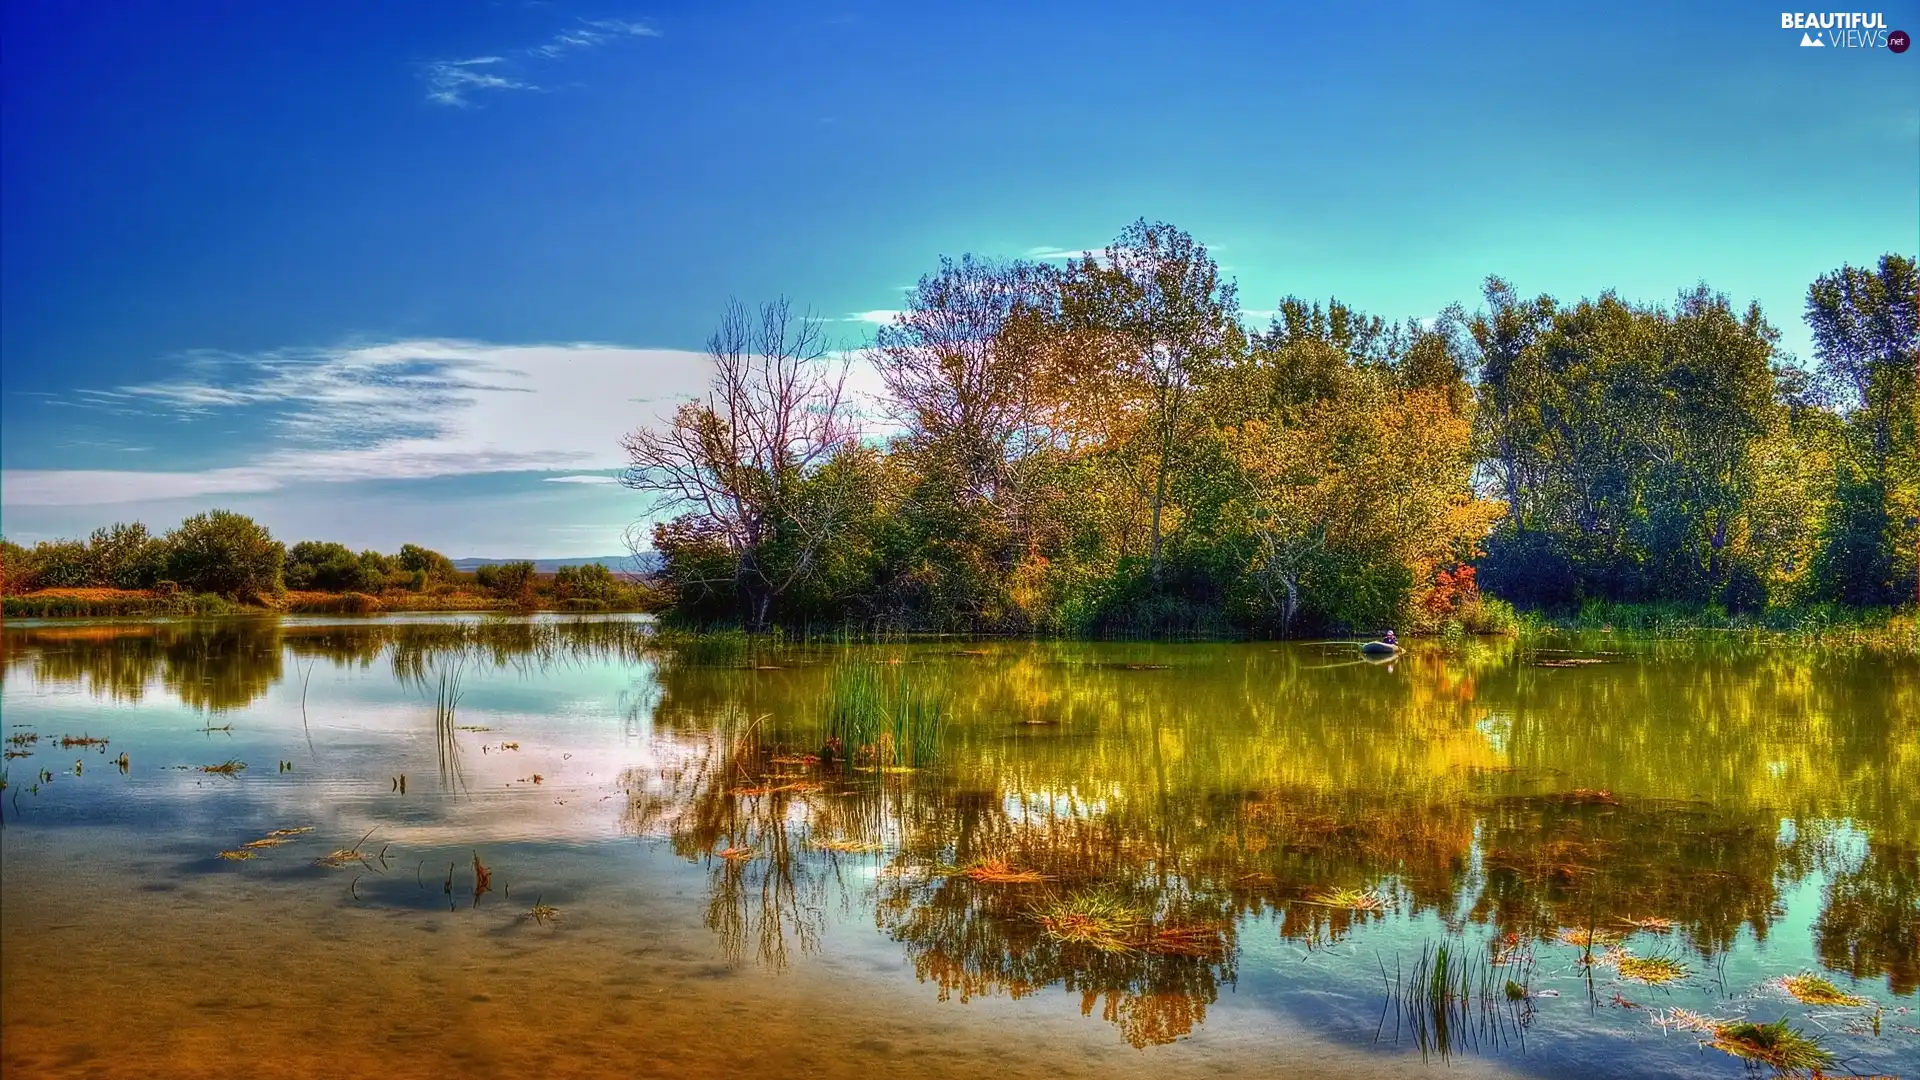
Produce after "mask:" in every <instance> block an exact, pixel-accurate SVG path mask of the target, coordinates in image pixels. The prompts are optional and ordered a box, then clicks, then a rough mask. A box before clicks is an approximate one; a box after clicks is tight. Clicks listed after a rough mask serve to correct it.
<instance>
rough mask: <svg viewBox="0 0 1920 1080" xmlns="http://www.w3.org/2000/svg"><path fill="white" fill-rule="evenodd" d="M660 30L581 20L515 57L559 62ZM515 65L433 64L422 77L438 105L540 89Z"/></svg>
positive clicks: (485, 61) (501, 60) (483, 59)
mask: <svg viewBox="0 0 1920 1080" xmlns="http://www.w3.org/2000/svg"><path fill="white" fill-rule="evenodd" d="M659 36H660V31H658V30H655V29H654V28H653V27H651V26H648V25H647V24H646V23H641V22H632V21H629V20H626V19H582V20H581V21H580V24H579V25H578V26H574V27H571V28H569V29H566V30H562V31H560V32H559V33H557V34H555V35H554V36H553V37H552V38H550V39H548V40H547V41H545V42H542V43H541V44H539V45H535V46H533V47H532V48H530V49H520V50H517V51H516V52H514V53H513V55H514V56H516V57H520V58H522V59H526V60H559V59H560V58H562V57H564V56H566V55H567V54H568V53H573V52H580V51H582V50H586V49H596V48H599V47H600V46H602V45H605V44H607V43H608V42H610V41H618V40H620V39H622V38H640V37H659ZM514 70H515V64H514V63H513V62H512V61H510V60H509V59H508V58H507V57H505V56H476V57H473V58H471V59H468V60H434V61H430V62H429V63H428V64H427V65H426V67H425V69H424V71H423V73H422V75H421V78H423V79H424V80H425V81H426V84H427V100H428V101H431V102H433V103H435V104H437V105H453V106H461V107H464V106H467V105H471V104H473V95H474V94H476V93H479V92H482V91H487V90H534V91H537V90H539V89H540V87H539V86H537V85H535V84H533V83H531V82H528V81H526V80H525V79H524V78H522V77H521V76H519V75H517V74H514Z"/></svg>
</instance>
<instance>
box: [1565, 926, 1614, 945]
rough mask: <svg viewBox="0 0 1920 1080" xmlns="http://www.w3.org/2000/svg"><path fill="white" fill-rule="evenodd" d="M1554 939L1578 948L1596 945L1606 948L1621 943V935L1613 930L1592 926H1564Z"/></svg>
mask: <svg viewBox="0 0 1920 1080" xmlns="http://www.w3.org/2000/svg"><path fill="white" fill-rule="evenodd" d="M1554 940H1555V941H1558V942H1559V943H1560V944H1562V945H1571V946H1573V947H1574V948H1576V949H1588V950H1591V949H1593V948H1595V947H1596V946H1598V947H1600V948H1606V947H1608V946H1611V945H1618V944H1620V941H1621V936H1620V935H1619V934H1617V933H1615V932H1614V931H1612V930H1601V929H1598V928H1592V927H1589V928H1587V929H1576V928H1574V927H1571V926H1563V927H1561V928H1560V931H1559V932H1558V933H1556V934H1555V935H1554Z"/></svg>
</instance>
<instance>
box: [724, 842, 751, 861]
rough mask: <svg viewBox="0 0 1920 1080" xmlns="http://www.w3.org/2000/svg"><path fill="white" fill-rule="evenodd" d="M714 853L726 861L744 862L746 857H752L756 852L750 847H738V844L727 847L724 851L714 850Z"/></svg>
mask: <svg viewBox="0 0 1920 1080" xmlns="http://www.w3.org/2000/svg"><path fill="white" fill-rule="evenodd" d="M715 854H717V855H719V856H720V857H721V858H723V859H726V860H727V861H728V862H745V861H747V860H748V859H751V858H754V857H755V855H756V852H755V851H754V850H753V849H752V848H750V847H740V846H738V845H735V846H733V847H729V848H727V849H726V850H724V851H719V852H715Z"/></svg>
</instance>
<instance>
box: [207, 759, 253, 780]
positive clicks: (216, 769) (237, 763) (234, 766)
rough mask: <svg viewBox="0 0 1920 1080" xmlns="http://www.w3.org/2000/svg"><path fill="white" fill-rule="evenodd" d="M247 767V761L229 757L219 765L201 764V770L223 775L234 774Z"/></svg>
mask: <svg viewBox="0 0 1920 1080" xmlns="http://www.w3.org/2000/svg"><path fill="white" fill-rule="evenodd" d="M246 767H247V763H246V762H244V761H241V760H240V759H238V758H228V759H227V760H225V761H223V762H221V763H220V764H218V765H202V766H200V771H201V772H203V773H217V774H219V775H221V776H233V775H234V774H236V773H238V772H240V771H241V770H242V769H245V768H246Z"/></svg>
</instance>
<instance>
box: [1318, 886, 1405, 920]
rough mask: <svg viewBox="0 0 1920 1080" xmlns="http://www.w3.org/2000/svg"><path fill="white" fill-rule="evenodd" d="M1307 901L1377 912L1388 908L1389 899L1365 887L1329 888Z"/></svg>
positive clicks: (1349, 909) (1371, 912)
mask: <svg viewBox="0 0 1920 1080" xmlns="http://www.w3.org/2000/svg"><path fill="white" fill-rule="evenodd" d="M1306 902H1307V903H1309V904H1317V905H1319V906H1320V907H1330V908H1341V909H1343V910H1346V911H1362V912H1366V913H1368V914H1375V913H1378V912H1382V911H1385V910H1387V901H1386V899H1385V898H1383V897H1382V896H1380V894H1379V893H1375V892H1371V891H1368V890H1364V889H1329V890H1327V891H1325V892H1322V893H1320V894H1319V895H1317V896H1310V897H1308V898H1307V901H1306Z"/></svg>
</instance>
